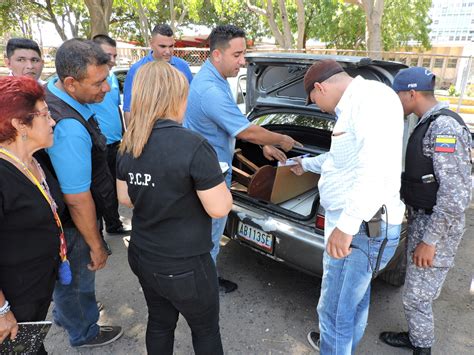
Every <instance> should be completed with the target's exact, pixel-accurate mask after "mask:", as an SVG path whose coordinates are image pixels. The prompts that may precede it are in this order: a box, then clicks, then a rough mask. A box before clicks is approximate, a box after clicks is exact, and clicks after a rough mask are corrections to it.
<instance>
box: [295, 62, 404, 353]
mask: <svg viewBox="0 0 474 355" xmlns="http://www.w3.org/2000/svg"><path fill="white" fill-rule="evenodd" d="M304 86H305V90H306V93H307V94H308V104H309V103H315V104H316V105H317V106H318V107H319V109H320V110H322V111H325V112H327V113H331V114H334V115H335V118H336V124H335V126H334V130H333V134H332V139H331V148H330V150H329V152H327V153H325V154H321V155H319V156H316V157H312V158H305V159H302V160H300V162H299V164H298V165H296V166H295V167H294V168H293V172H294V173H296V174H302V173H303V172H304V171H312V172H315V173H317V174H321V178H320V180H319V185H318V188H319V192H320V199H321V205H322V206H323V207H324V209H325V212H326V215H325V216H326V219H325V228H324V239H325V244H326V250H325V252H324V258H323V268H324V273H323V280H322V284H321V296H320V298H319V304H318V308H317V311H318V317H319V331H320V333H317V332H314V331H312V332H310V333H309V334H308V341H309V342H310V344H311V345H312V346H313V347H314V348H315V349H316V350H320V352H321V353H322V354H351V353H354V351H355V349H356V347H357V345H358V343H359V341H360V340H361V338H362V336H363V334H364V330H365V326H366V324H367V316H368V310H369V301H370V282H371V280H372V278H373V276H374V275H375V273H376V271H377V269H378V268H380V269H382V268H384V267H385V265H387V263H388V262H389V261H390V259H391V258H392V256H393V254H394V252H395V249H396V247H397V245H398V240H399V235H400V224H401V222H402V218H403V214H404V211H405V207H404V205H403V203H402V202H401V201H400V194H399V191H400V175H401V168H402V137H403V109H402V106H401V104H400V100H399V99H398V97H397V95H396V94H395V93H394V92H393V90H392V89H391V88H390V87H388V86H386V85H385V84H383V83H380V82H376V81H372V80H365V79H364V78H362V77H360V76H358V77H356V78H352V77H350V76H349V75H348V74H347V73H346V72H345V71H344V69H343V68H342V67H341V65H339V64H338V63H337V62H335V61H334V60H322V61H318V62H317V63H315V64H313V65H312V66H311V67H310V68H309V69H308V71H307V72H306V75H305V77H304Z"/></svg>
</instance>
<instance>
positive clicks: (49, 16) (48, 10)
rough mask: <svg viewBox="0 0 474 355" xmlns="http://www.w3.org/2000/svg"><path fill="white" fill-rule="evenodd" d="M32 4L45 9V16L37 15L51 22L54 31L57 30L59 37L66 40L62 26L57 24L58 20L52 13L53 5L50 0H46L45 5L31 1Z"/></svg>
mask: <svg viewBox="0 0 474 355" xmlns="http://www.w3.org/2000/svg"><path fill="white" fill-rule="evenodd" d="M33 4H34V5H36V6H38V7H39V8H41V9H42V10H43V11H46V13H47V16H46V15H39V17H40V18H42V19H43V20H45V21H48V22H51V23H52V24H53V25H54V28H55V29H56V32H58V34H59V37H61V39H62V40H63V41H66V40H67V36H66V33H65V32H64V27H61V26H60V25H59V22H58V20H57V19H56V16H55V15H54V11H53V7H52V5H51V0H46V6H43V5H41V4H39V3H37V2H33Z"/></svg>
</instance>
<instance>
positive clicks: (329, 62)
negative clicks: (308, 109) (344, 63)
mask: <svg viewBox="0 0 474 355" xmlns="http://www.w3.org/2000/svg"><path fill="white" fill-rule="evenodd" d="M343 71H344V69H342V67H341V65H340V64H339V63H338V62H336V61H335V60H333V59H324V60H320V61H318V62H316V63H314V64H313V65H311V66H310V67H309V69H308V70H307V71H306V74H305V75H304V80H303V84H304V90H305V91H306V94H307V95H308V97H307V98H306V105H309V104H310V103H311V98H310V97H309V94H310V93H311V91H312V90H313V88H314V83H322V82H323V81H324V80H327V79H329V78H330V77H331V76H333V75H335V74H337V73H341V72H343Z"/></svg>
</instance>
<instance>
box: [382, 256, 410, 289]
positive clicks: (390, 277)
mask: <svg viewBox="0 0 474 355" xmlns="http://www.w3.org/2000/svg"><path fill="white" fill-rule="evenodd" d="M406 271H407V253H406V252H404V251H402V252H401V253H399V254H398V255H397V256H396V257H395V258H394V259H392V260H391V261H390V263H389V265H388V266H387V268H386V269H385V270H384V271H383V272H382V273H381V274H380V275H379V278H380V279H381V280H383V281H385V282H386V283H388V284H389V285H392V286H396V287H400V286H403V285H404V284H405V276H406Z"/></svg>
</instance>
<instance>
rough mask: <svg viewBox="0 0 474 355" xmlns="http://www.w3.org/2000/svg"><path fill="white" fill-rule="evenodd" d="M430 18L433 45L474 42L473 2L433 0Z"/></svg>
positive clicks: (468, 0) (470, 0) (469, 0)
mask: <svg viewBox="0 0 474 355" xmlns="http://www.w3.org/2000/svg"><path fill="white" fill-rule="evenodd" d="M430 17H431V20H432V23H431V26H430V28H431V33H430V39H431V43H432V44H433V45H435V44H437V43H447V42H449V43H453V42H457V43H460V42H464V43H465V42H471V41H474V1H473V0H433V3H432V6H431V9H430Z"/></svg>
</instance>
